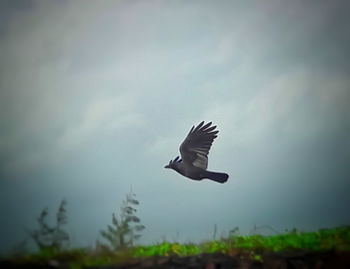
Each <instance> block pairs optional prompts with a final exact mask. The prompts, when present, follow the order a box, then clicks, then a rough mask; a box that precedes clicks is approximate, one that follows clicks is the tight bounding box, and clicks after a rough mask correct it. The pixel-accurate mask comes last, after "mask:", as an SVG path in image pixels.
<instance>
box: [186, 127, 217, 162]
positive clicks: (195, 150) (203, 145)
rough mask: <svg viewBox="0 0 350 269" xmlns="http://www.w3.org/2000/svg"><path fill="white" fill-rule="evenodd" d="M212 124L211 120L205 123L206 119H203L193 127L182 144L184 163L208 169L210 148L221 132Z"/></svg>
mask: <svg viewBox="0 0 350 269" xmlns="http://www.w3.org/2000/svg"><path fill="white" fill-rule="evenodd" d="M211 124H212V123H211V122H209V123H207V124H205V125H204V121H202V122H201V123H199V124H198V125H197V127H194V126H193V127H192V128H191V130H190V132H189V133H188V135H187V137H186V138H185V140H184V141H183V142H182V144H181V146H180V153H181V158H182V160H183V162H184V163H187V164H189V165H194V166H196V167H199V168H202V169H207V167H208V154H209V150H210V148H211V145H212V143H213V141H214V139H215V138H216V137H217V135H216V134H217V133H218V132H219V131H217V130H215V128H216V126H211ZM210 126H211V127H210ZM214 130H215V131H214Z"/></svg>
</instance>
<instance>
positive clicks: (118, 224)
mask: <svg viewBox="0 0 350 269" xmlns="http://www.w3.org/2000/svg"><path fill="white" fill-rule="evenodd" d="M137 205H139V201H138V200H136V195H135V194H134V193H132V191H130V193H128V194H127V195H126V199H125V200H124V201H123V203H122V206H121V207H120V215H119V219H118V218H117V217H116V216H115V214H114V213H113V215H112V224H113V226H114V227H113V226H112V225H108V228H107V230H106V231H104V230H101V231H100V233H101V235H102V236H103V237H104V238H105V239H107V240H108V241H109V243H110V244H111V246H112V248H113V249H114V250H118V249H125V248H128V247H132V246H133V244H134V241H136V240H137V239H139V238H140V237H141V234H140V233H139V232H141V231H142V230H143V229H145V226H143V225H142V224H141V223H140V219H139V218H138V217H137V216H136V215H135V214H136V211H137V209H136V208H135V207H136V206H137Z"/></svg>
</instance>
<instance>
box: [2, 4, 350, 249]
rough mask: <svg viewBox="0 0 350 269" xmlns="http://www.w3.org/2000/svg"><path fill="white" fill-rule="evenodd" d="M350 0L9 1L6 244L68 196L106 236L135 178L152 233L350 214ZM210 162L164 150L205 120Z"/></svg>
mask: <svg viewBox="0 0 350 269" xmlns="http://www.w3.org/2000/svg"><path fill="white" fill-rule="evenodd" d="M349 11H350V5H349V2H348V1H328V0H327V1H302V0H297V1H277V0H274V1H261V0H256V1H44V0H42V1H38V0H35V1H1V2H0V19H1V24H0V216H1V222H0V233H1V234H0V238H1V243H0V252H6V251H8V250H10V249H11V248H12V247H13V245H14V244H16V243H17V242H19V241H21V240H22V239H24V238H26V236H27V235H26V233H25V232H24V230H25V229H33V228H36V227H37V223H36V220H35V219H36V217H37V216H38V215H39V214H40V212H41V210H42V209H43V208H44V207H46V206H47V207H48V208H49V212H50V214H51V216H54V215H55V213H56V210H57V207H58V205H59V203H60V201H61V200H62V199H63V198H65V199H66V200H67V202H68V204H67V211H68V226H67V230H68V232H69V233H70V236H71V245H72V246H87V245H92V244H93V243H94V242H95V240H96V239H97V238H98V237H99V230H101V229H104V228H106V226H107V224H110V223H111V217H112V212H116V213H118V212H119V207H120V204H121V202H122V200H123V199H124V198H125V195H126V193H127V192H129V190H130V188H131V186H132V189H133V191H134V193H136V195H137V198H138V200H139V201H140V203H141V204H140V207H139V211H138V216H139V217H140V218H141V220H142V223H143V224H144V225H145V226H146V230H144V232H143V237H142V238H141V240H140V243H144V244H146V243H147V244H148V243H152V242H158V241H161V240H162V239H163V238H164V237H166V239H167V240H171V241H172V240H179V241H181V242H188V241H196V242H197V241H201V240H205V239H210V238H211V237H212V235H213V230H214V225H215V224H216V225H217V227H218V231H219V234H221V233H225V232H228V231H229V230H230V229H232V228H234V227H235V226H238V227H239V228H240V231H241V232H242V233H249V231H250V230H251V229H252V228H253V227H254V225H257V226H260V225H270V226H271V227H273V228H274V229H276V230H277V231H284V229H286V228H287V229H290V228H293V227H296V228H299V229H301V230H307V231H310V230H316V229H318V228H327V227H334V226H338V225H345V224H350V214H349V206H350V195H349V190H350V162H349V160H350V139H349V137H350V119H349V115H350V106H349V104H350V61H349V59H350V50H349V48H350V28H349V25H350V17H349ZM202 120H205V121H213V123H214V124H216V125H217V126H218V129H219V130H220V133H219V136H218V138H217V139H216V140H215V142H214V143H213V147H212V149H211V151H210V155H209V169H210V170H214V171H222V172H226V173H228V174H229V175H230V178H229V180H228V182H227V183H225V184H218V183H216V182H211V181H208V180H204V181H201V182H197V181H192V180H190V179H187V178H185V177H182V176H181V175H179V174H177V173H176V172H174V171H171V170H168V169H164V168H163V167H164V165H165V164H166V163H167V162H168V161H169V160H170V159H172V158H174V157H175V156H177V155H178V154H179V153H178V147H179V145H180V143H181V142H182V140H183V139H184V137H185V135H186V134H187V133H188V131H189V129H190V128H191V127H192V125H194V124H197V123H199V122H200V121H202Z"/></svg>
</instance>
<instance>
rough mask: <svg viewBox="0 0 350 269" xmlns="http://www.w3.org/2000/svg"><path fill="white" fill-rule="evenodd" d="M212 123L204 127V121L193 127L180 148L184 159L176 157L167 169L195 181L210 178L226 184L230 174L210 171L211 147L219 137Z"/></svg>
mask: <svg viewBox="0 0 350 269" xmlns="http://www.w3.org/2000/svg"><path fill="white" fill-rule="evenodd" d="M210 126H211V122H209V123H207V124H205V125H204V121H202V122H201V123H200V124H199V125H197V127H194V126H193V127H192V129H191V130H190V132H189V133H188V135H187V137H186V138H185V140H184V141H183V142H182V144H181V146H180V153H181V157H182V159H180V158H179V156H178V157H176V158H175V159H174V160H170V162H169V164H168V165H166V166H165V168H171V169H173V170H175V171H177V172H178V173H179V174H181V175H183V176H185V177H188V178H190V179H193V180H202V179H204V178H208V179H211V180H214V181H216V182H219V183H225V182H226V181H227V179H228V174H226V173H218V172H212V171H208V170H207V167H208V154H209V150H210V147H211V145H212V143H213V141H214V139H215V138H216V137H217V135H216V134H217V133H218V132H219V131H216V130H215V128H216V126H212V127H210Z"/></svg>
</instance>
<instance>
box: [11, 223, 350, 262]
mask: <svg viewBox="0 0 350 269" xmlns="http://www.w3.org/2000/svg"><path fill="white" fill-rule="evenodd" d="M294 250H312V251H327V250H339V251H350V226H346V227H338V228H333V229H322V230H318V231H317V232H309V233H304V232H299V231H297V230H293V231H292V232H289V233H285V234H280V235H274V236H261V235H251V236H231V237H228V238H222V239H221V240H214V241H206V242H203V243H201V244H179V243H169V242H163V243H159V244H154V245H147V246H136V247H134V248H130V249H127V250H123V251H110V250H108V249H105V250H103V251H99V252H96V251H91V250H86V249H71V250H65V251H60V252H57V251H54V250H50V249H47V250H42V251H40V252H38V253H36V254H28V255H25V256H23V257H21V258H17V259H16V261H15V262H16V263H19V264H24V263H25V264H47V263H48V262H49V261H50V260H51V261H52V260H54V261H57V262H59V263H61V264H66V265H69V267H70V268H77V269H78V268H82V267H83V266H103V265H110V264H117V263H123V262H126V261H132V260H133V259H137V258H144V257H153V256H173V255H176V256H189V255H198V254H201V253H217V252H219V253H224V254H227V255H237V254H238V253H249V255H250V257H251V258H252V259H254V260H257V261H260V262H263V259H262V254H264V253H270V252H283V251H294Z"/></svg>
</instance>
